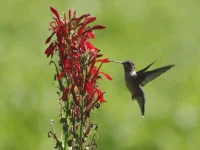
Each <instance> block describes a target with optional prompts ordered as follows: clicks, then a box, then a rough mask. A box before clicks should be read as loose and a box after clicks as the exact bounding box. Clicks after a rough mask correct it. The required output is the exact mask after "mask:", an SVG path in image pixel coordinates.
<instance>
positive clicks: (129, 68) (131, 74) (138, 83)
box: [111, 60, 174, 117]
mask: <svg viewBox="0 0 200 150" xmlns="http://www.w3.org/2000/svg"><path fill="white" fill-rule="evenodd" d="M111 62H115V63H120V64H122V65H123V67H124V77H125V83H126V87H127V88H128V90H129V92H130V93H131V95H132V100H134V99H135V100H136V101H137V102H138V104H139V107H140V110H141V113H142V116H143V117H144V114H145V102H146V97H145V92H144V88H143V87H144V86H145V85H146V84H147V83H149V82H150V81H152V80H154V79H155V78H157V77H158V76H160V75H161V74H163V73H165V72H166V71H167V70H169V69H171V68H172V67H174V65H168V66H164V67H161V68H157V69H154V70H151V71H147V70H148V68H149V67H150V66H151V65H153V64H154V63H155V62H156V61H154V62H152V63H151V64H150V65H148V66H147V67H145V68H143V69H141V70H140V71H137V72H136V70H135V64H134V63H133V62H132V61H131V60H126V61H123V62H120V61H111Z"/></svg>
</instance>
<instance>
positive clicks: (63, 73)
mask: <svg viewBox="0 0 200 150" xmlns="http://www.w3.org/2000/svg"><path fill="white" fill-rule="evenodd" d="M65 73H66V72H65V71H64V72H62V73H61V74H59V75H58V80H61V79H62V77H63V76H64V75H65Z"/></svg>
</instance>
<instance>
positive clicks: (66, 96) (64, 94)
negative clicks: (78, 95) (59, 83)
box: [60, 87, 69, 101]
mask: <svg viewBox="0 0 200 150" xmlns="http://www.w3.org/2000/svg"><path fill="white" fill-rule="evenodd" d="M68 91H69V87H67V88H66V89H65V90H64V91H63V95H62V97H61V98H60V99H62V100H63V101H67V99H68Z"/></svg>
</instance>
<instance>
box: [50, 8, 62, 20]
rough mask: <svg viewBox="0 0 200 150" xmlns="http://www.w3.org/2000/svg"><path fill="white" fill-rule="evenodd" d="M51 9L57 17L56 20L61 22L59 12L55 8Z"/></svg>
mask: <svg viewBox="0 0 200 150" xmlns="http://www.w3.org/2000/svg"><path fill="white" fill-rule="evenodd" d="M50 9H51V12H52V13H53V14H54V15H55V16H56V18H57V19H59V20H60V16H59V14H58V11H57V10H56V9H55V8H53V7H50Z"/></svg>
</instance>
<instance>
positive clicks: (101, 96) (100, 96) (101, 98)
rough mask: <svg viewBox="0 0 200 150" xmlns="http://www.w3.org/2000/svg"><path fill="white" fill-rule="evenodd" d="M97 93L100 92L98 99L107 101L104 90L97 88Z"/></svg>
mask: <svg viewBox="0 0 200 150" xmlns="http://www.w3.org/2000/svg"><path fill="white" fill-rule="evenodd" d="M97 94H98V98H97V100H98V101H100V102H102V103H103V102H106V100H105V99H104V96H103V94H104V93H103V92H102V91H101V90H100V89H97Z"/></svg>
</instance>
